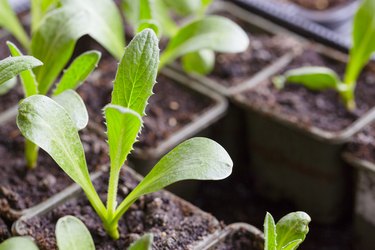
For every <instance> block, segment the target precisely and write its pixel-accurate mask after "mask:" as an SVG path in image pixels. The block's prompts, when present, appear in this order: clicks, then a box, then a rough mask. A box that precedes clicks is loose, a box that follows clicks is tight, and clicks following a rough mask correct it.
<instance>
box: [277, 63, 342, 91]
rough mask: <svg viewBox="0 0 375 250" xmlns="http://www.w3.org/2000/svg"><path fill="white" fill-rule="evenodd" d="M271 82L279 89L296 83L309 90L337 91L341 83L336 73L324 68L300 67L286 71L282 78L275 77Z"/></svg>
mask: <svg viewBox="0 0 375 250" xmlns="http://www.w3.org/2000/svg"><path fill="white" fill-rule="evenodd" d="M273 82H274V84H275V86H276V87H277V88H279V89H281V88H283V87H284V85H285V84H286V83H298V84H302V85H303V86H305V87H306V88H309V89H311V90H325V89H335V90H339V87H340V83H341V81H340V78H339V77H338V76H337V74H336V72H335V71H333V70H331V69H329V68H325V67H301V68H298V69H292V70H288V71H287V72H285V73H284V75H283V76H278V77H275V78H274V79H273Z"/></svg>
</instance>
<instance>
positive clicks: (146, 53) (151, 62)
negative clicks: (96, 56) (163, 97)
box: [111, 29, 159, 116]
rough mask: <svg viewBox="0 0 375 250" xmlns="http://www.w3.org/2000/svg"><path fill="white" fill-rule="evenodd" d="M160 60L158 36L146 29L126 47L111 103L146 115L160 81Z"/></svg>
mask: <svg viewBox="0 0 375 250" xmlns="http://www.w3.org/2000/svg"><path fill="white" fill-rule="evenodd" d="M158 62H159V48H158V39H157V37H156V36H155V33H154V32H153V31H152V30H150V29H146V30H143V31H142V32H141V33H139V34H138V35H136V36H135V37H134V39H133V40H132V41H131V42H130V43H129V45H128V47H127V48H126V49H125V53H124V55H123V59H122V60H121V62H120V65H119V67H118V70H117V74H116V79H115V81H114V85H113V92H112V101H111V103H112V104H115V105H119V106H122V107H125V108H129V109H132V110H134V111H136V112H137V113H138V114H139V115H140V116H143V115H144V113H145V107H146V104H147V100H148V98H149V97H150V96H151V94H152V88H153V86H154V84H155V81H156V74H157V67H158Z"/></svg>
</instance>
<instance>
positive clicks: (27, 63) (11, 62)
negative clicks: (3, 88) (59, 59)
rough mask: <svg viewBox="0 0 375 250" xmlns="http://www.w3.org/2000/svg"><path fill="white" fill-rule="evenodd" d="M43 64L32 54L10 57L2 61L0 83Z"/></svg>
mask: <svg viewBox="0 0 375 250" xmlns="http://www.w3.org/2000/svg"><path fill="white" fill-rule="evenodd" d="M41 65H43V63H42V62H41V61H39V60H38V59H36V58H34V57H32V56H16V57H8V58H5V59H3V60H1V61H0V85H1V84H3V83H4V82H6V81H8V80H10V79H12V78H13V77H15V76H17V75H18V74H19V73H21V72H22V71H25V70H28V69H32V68H34V67H38V66H41Z"/></svg>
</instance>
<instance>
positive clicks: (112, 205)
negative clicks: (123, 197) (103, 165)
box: [107, 168, 120, 221]
mask: <svg viewBox="0 0 375 250" xmlns="http://www.w3.org/2000/svg"><path fill="white" fill-rule="evenodd" d="M119 174H120V169H118V168H111V169H110V173H109V184H108V195H107V219H108V220H110V221H111V220H112V219H113V216H114V214H115V210H116V206H117V188H118V180H119Z"/></svg>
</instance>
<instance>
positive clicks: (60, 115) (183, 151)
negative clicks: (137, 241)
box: [17, 29, 233, 239]
mask: <svg viewBox="0 0 375 250" xmlns="http://www.w3.org/2000/svg"><path fill="white" fill-rule="evenodd" d="M158 62H159V48H158V39H157V38H156V35H155V34H154V32H153V31H152V30H150V29H145V30H143V31H142V32H141V33H139V34H138V35H136V36H135V38H134V39H133V40H132V41H131V42H130V44H129V45H128V47H127V48H126V49H125V53H124V55H123V57H122V59H121V61H120V64H119V67H118V70H117V74H116V78H115V81H114V87H113V92H112V101H111V103H110V104H108V105H107V106H106V107H105V108H104V115H105V118H106V124H107V135H108V145H109V157H110V174H109V175H110V176H109V185H108V196H107V202H106V205H104V203H103V202H102V200H101V199H100V198H99V195H98V193H97V192H96V190H95V188H94V186H93V184H92V182H91V180H90V176H89V172H88V169H87V165H86V160H85V155H84V151H83V147H82V143H81V142H80V139H79V135H78V131H77V128H76V126H75V124H74V122H73V120H72V119H71V116H70V115H69V114H68V113H67V112H66V110H65V109H64V108H63V107H62V106H61V105H60V104H58V103H57V102H55V101H54V100H52V99H50V98H48V97H46V96H42V95H34V96H31V97H28V98H26V99H25V100H24V101H23V102H22V103H21V104H20V105H19V114H18V117H17V124H18V127H19V128H20V130H21V132H22V134H23V135H24V136H25V137H26V138H27V139H29V140H30V141H32V142H33V143H35V144H37V145H38V146H40V147H41V148H42V149H44V150H45V151H46V152H47V153H48V154H50V156H51V157H52V158H53V159H54V160H55V161H56V163H57V164H58V165H59V166H60V167H61V168H62V169H63V170H64V171H65V172H66V173H67V174H68V175H69V176H70V177H71V178H72V179H73V180H74V181H75V182H76V183H77V184H79V185H80V186H81V187H82V189H83V191H84V192H85V194H86V196H87V198H88V200H89V201H90V203H91V205H92V207H93V208H94V210H95V211H96V213H97V214H98V216H99V217H100V219H101V220H102V222H103V225H104V228H105V230H106V231H107V233H108V234H109V235H110V236H111V237H112V238H114V239H117V238H118V237H119V233H118V222H119V220H120V218H121V217H122V216H123V214H124V213H125V212H126V211H127V210H128V209H129V207H130V206H131V205H132V204H133V203H134V202H135V201H136V200H137V199H138V198H139V197H140V196H142V195H145V194H148V193H152V192H156V191H158V190H160V189H162V188H164V187H166V186H168V185H170V184H172V183H174V182H177V181H181V180H186V179H198V180H207V179H208V180H218V179H223V178H225V177H227V176H228V175H229V174H230V173H231V170H232V165H233V163H232V160H231V159H230V157H229V155H228V154H227V152H226V151H225V150H224V149H223V148H222V147H221V146H220V145H218V144H217V143H216V142H214V141H212V140H209V139H205V138H194V139H190V140H187V141H185V142H183V143H182V144H180V145H178V146H177V147H176V148H175V149H173V150H172V151H171V152H169V153H168V154H167V155H166V156H164V157H163V158H162V159H161V160H160V161H159V162H158V163H157V164H156V165H155V167H154V168H153V169H152V170H151V172H150V173H149V174H148V175H147V176H146V177H145V178H144V179H143V180H142V181H141V182H140V183H139V184H138V186H137V187H136V188H135V189H134V190H133V191H132V192H130V193H129V195H128V196H127V197H126V198H125V199H124V200H123V201H122V202H121V203H120V204H119V205H118V204H117V189H118V182H119V174H120V170H121V167H122V165H123V164H124V162H125V160H126V158H127V156H128V155H129V153H130V152H131V150H132V148H133V144H134V142H135V141H136V139H137V137H138V134H139V132H140V130H141V128H142V124H143V122H142V117H143V116H144V115H145V108H146V105H147V101H148V98H149V97H150V95H151V94H152V88H153V86H154V83H155V81H156V75H157V71H158Z"/></svg>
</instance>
